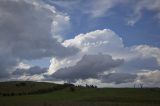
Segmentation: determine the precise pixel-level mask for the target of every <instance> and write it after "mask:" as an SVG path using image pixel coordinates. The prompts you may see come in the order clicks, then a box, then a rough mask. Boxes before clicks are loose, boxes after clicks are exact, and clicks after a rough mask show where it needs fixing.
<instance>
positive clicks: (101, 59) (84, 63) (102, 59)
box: [50, 54, 124, 81]
mask: <svg viewBox="0 0 160 106" xmlns="http://www.w3.org/2000/svg"><path fill="white" fill-rule="evenodd" d="M123 62H124V61H123V60H121V59H116V60H114V59H112V57H111V56H110V55H103V54H97V55H84V56H83V57H82V59H81V60H80V61H79V62H77V64H76V65H75V66H71V67H67V68H62V69H59V70H57V71H56V72H55V73H53V75H51V76H50V78H53V79H60V80H68V81H76V80H78V79H88V78H98V77H99V75H100V74H102V73H103V72H105V71H109V70H110V69H113V68H115V67H118V66H120V65H121V64H123Z"/></svg>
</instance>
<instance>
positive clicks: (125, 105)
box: [0, 82, 160, 106]
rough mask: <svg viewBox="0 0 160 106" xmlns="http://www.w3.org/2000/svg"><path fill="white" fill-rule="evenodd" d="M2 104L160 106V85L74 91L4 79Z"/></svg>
mask: <svg viewBox="0 0 160 106" xmlns="http://www.w3.org/2000/svg"><path fill="white" fill-rule="evenodd" d="M59 86H60V87H59ZM54 87H55V88H57V87H58V89H53V88H54ZM59 88H60V89H59ZM33 91H34V92H33ZM37 91H42V93H41V92H37ZM32 93H33V94H32ZM0 106H160V89H158V88H152V89H151V88H142V89H141V88H82V87H74V91H72V90H71V87H69V86H65V87H64V86H63V85H57V84H51V83H42V82H1V83H0Z"/></svg>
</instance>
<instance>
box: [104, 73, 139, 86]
mask: <svg viewBox="0 0 160 106" xmlns="http://www.w3.org/2000/svg"><path fill="white" fill-rule="evenodd" d="M136 78H137V75H136V74H130V73H110V74H108V75H103V76H102V82H104V83H115V84H121V83H132V82H134V80H135V79H136Z"/></svg>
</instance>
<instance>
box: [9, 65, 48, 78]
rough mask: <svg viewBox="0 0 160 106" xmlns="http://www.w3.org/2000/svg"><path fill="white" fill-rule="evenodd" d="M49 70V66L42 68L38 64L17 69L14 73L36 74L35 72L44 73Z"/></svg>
mask: <svg viewBox="0 0 160 106" xmlns="http://www.w3.org/2000/svg"><path fill="white" fill-rule="evenodd" d="M45 72H47V68H40V67H38V66H35V67H31V68H29V69H16V70H15V71H14V72H13V73H12V74H13V75H29V76H32V75H35V74H42V73H45Z"/></svg>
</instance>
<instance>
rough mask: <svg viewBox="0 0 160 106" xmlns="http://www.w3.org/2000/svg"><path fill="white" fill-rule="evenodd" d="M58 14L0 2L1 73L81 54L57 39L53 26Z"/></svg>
mask: <svg viewBox="0 0 160 106" xmlns="http://www.w3.org/2000/svg"><path fill="white" fill-rule="evenodd" d="M35 2H37V3H38V1H35ZM56 14H58V12H55V13H53V12H52V11H51V10H50V9H47V8H43V7H42V6H38V5H33V4H32V3H31V2H25V1H23V0H0V69H1V70H0V73H6V74H4V75H7V73H9V71H11V70H12V68H13V67H14V66H16V65H17V64H18V62H20V61H23V60H33V59H41V58H44V57H52V56H55V57H58V58H62V57H66V56H70V55H73V54H75V53H77V52H78V49H77V48H74V47H70V48H67V47H64V46H63V45H62V44H61V43H60V42H58V41H57V39H56V38H54V37H53V36H54V35H52V33H51V25H52V21H53V20H54V16H55V15H56ZM61 14H62V13H61ZM1 76H2V74H1Z"/></svg>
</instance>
